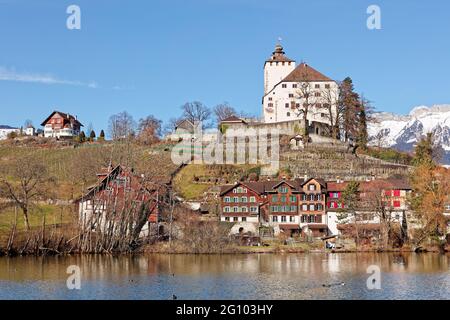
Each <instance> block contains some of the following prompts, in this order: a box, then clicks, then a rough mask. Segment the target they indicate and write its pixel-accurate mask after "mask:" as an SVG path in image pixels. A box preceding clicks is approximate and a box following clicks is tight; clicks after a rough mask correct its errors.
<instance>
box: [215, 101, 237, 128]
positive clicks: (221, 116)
mask: <svg viewBox="0 0 450 320" xmlns="http://www.w3.org/2000/svg"><path fill="white" fill-rule="evenodd" d="M213 112H214V115H215V116H216V121H217V123H220V122H221V121H222V120H225V119H226V118H228V117H231V116H234V115H236V114H237V112H236V110H235V109H234V108H233V107H232V106H230V105H229V104H228V102H224V103H221V104H218V105H217V106H215V107H214V109H213Z"/></svg>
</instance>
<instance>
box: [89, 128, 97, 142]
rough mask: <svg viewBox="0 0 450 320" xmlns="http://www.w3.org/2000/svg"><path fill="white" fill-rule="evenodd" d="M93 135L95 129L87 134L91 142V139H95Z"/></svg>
mask: <svg viewBox="0 0 450 320" xmlns="http://www.w3.org/2000/svg"><path fill="white" fill-rule="evenodd" d="M95 137H96V135H95V131H94V130H92V131H91V133H90V134H89V140H90V141H91V142H93V141H94V140H95Z"/></svg>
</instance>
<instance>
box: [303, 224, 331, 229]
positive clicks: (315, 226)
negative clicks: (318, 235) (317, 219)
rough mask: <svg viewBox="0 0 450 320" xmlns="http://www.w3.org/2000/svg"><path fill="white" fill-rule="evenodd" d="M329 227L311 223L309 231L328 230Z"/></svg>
mask: <svg viewBox="0 0 450 320" xmlns="http://www.w3.org/2000/svg"><path fill="white" fill-rule="evenodd" d="M326 228H328V226H327V225H326V224H324V223H309V224H308V229H312V230H318V229H326Z"/></svg>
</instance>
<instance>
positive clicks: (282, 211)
mask: <svg viewBox="0 0 450 320" xmlns="http://www.w3.org/2000/svg"><path fill="white" fill-rule="evenodd" d="M220 195H221V208H222V210H221V221H224V222H234V223H239V222H252V223H255V224H258V225H262V226H269V227H271V228H273V231H274V233H275V234H279V233H280V232H283V233H288V234H289V235H291V234H294V233H297V234H303V235H310V236H313V237H319V236H324V235H328V233H329V232H328V229H327V223H326V215H325V195H326V184H325V182H324V181H322V180H320V179H313V178H310V179H306V178H304V179H295V180H284V179H283V180H273V181H270V180H268V181H259V182H239V183H237V184H235V185H233V186H224V187H223V188H222V192H221V194H220Z"/></svg>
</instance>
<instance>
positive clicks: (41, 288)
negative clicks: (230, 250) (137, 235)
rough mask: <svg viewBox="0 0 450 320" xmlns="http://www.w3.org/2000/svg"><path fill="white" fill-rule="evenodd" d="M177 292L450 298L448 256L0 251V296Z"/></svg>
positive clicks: (187, 295)
mask: <svg viewBox="0 0 450 320" xmlns="http://www.w3.org/2000/svg"><path fill="white" fill-rule="evenodd" d="M71 265H77V266H79V267H80V270H81V289H80V290H69V289H68V288H67V285H66V281H67V278H68V277H69V275H68V274H67V268H68V267H69V266H71ZM371 265H376V266H379V268H380V270H381V289H380V290H368V289H367V285H366V282H367V279H368V278H369V276H370V274H368V273H367V268H368V267H369V266H371ZM340 283H344V284H345V285H342V284H340ZM338 284H339V285H338ZM323 285H326V286H325V287H324V286H323ZM174 294H175V295H176V296H177V297H178V299H450V255H439V254H412V253H411V254H409V253H408V254H388V253H360V254H354V253H353V254H344V253H339V254H261V255H258V254H251V255H197V256H195V255H142V256H125V257H124V256H121V257H112V256H70V257H45V258H43V257H18V258H0V299H58V300H59V299H89V300H91V299H151V300H152V299H163V300H165V299H171V298H172V296H173V295H174Z"/></svg>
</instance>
